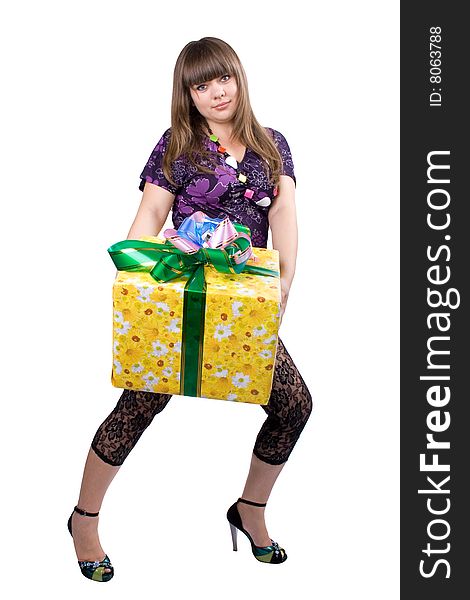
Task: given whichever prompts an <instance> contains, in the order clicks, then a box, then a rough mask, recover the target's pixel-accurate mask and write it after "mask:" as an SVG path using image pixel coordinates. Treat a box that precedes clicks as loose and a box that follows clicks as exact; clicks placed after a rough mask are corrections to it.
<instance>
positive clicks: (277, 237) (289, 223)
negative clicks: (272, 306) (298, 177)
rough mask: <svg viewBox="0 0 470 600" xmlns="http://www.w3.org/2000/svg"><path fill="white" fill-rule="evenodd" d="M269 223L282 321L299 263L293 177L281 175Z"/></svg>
mask: <svg viewBox="0 0 470 600" xmlns="http://www.w3.org/2000/svg"><path fill="white" fill-rule="evenodd" d="M268 221H269V226H270V227H271V237H272V244H273V248H274V249H275V250H277V251H278V252H279V266H280V269H281V321H282V316H283V314H284V311H285V309H286V304H287V298H288V296H289V290H290V287H291V285H292V280H293V279H294V274H295V263H296V261H297V246H298V232H297V213H296V209H295V184H294V180H293V179H292V177H289V176H287V175H281V179H280V182H279V193H278V195H277V196H276V199H275V200H274V202H273V204H272V207H271V208H270V209H269V212H268Z"/></svg>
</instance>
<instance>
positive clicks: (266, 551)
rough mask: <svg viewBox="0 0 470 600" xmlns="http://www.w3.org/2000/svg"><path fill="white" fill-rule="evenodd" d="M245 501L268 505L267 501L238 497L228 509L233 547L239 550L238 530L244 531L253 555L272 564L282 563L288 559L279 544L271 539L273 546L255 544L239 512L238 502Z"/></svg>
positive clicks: (245, 502) (252, 503) (246, 502)
mask: <svg viewBox="0 0 470 600" xmlns="http://www.w3.org/2000/svg"><path fill="white" fill-rule="evenodd" d="M238 502H243V503H244V504H251V505H252V506H266V503H264V504H260V503H259V502H252V501H251V500H245V499H244V498H238V500H237V501H236V502H235V503H234V504H232V506H231V507H230V508H229V509H228V511H227V519H228V522H229V523H230V532H231V534H232V542H233V549H234V550H237V549H238V548H237V531H238V530H240V531H242V532H243V533H244V534H245V535H246V537H247V538H248V539H249V540H250V544H251V551H252V553H253V556H254V557H255V558H256V559H257V560H259V561H260V562H264V563H270V564H280V563H283V562H284V561H285V560H287V554H286V551H285V550H284V548H280V547H279V544H278V543H277V542H275V541H273V540H271V542H272V545H271V546H255V543H254V542H253V538H252V537H251V535H250V534H249V533H248V531H246V530H245V529H244V527H243V523H242V518H241V516H240V513H239V512H238V507H237V504H238Z"/></svg>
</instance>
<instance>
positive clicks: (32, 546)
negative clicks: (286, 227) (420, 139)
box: [0, 0, 399, 600]
mask: <svg viewBox="0 0 470 600" xmlns="http://www.w3.org/2000/svg"><path fill="white" fill-rule="evenodd" d="M0 22H1V25H0V27H1V31H0V33H1V35H0V40H1V41H0V44H1V51H2V57H3V63H4V64H3V67H2V71H3V75H2V80H3V83H4V86H3V92H2V97H1V100H0V101H1V102H2V105H3V107H2V109H1V119H2V124H1V131H2V135H1V138H2V139H1V164H2V184H1V185H2V212H4V217H3V218H2V230H3V240H2V251H3V260H2V267H3V269H2V284H3V285H2V305H3V308H2V313H1V314H2V342H3V343H2V345H3V350H4V354H3V361H2V362H3V365H2V366H3V368H2V398H3V414H2V424H3V427H2V429H3V431H2V436H1V450H2V464H3V465H4V469H3V470H4V476H3V478H2V489H3V491H2V504H3V505H4V506H3V507H2V513H1V515H2V535H1V538H2V544H1V552H2V554H3V555H4V556H3V557H2V561H3V570H4V575H3V576H2V586H3V587H5V586H8V585H9V584H11V585H12V586H13V587H12V589H11V590H10V592H9V594H8V597H9V598H20V597H21V598H23V597H26V595H31V594H34V595H35V596H37V595H39V594H41V595H42V594H43V593H44V594H46V593H47V597H48V598H63V597H64V596H67V597H68V598H71V599H75V598H77V599H78V598H84V597H87V598H90V599H91V598H98V597H100V598H113V600H120V599H128V598H129V597H130V595H131V594H133V595H134V596H135V597H137V598H140V599H142V600H144V599H146V598H167V599H173V598H183V597H195V598H204V599H207V600H212V599H219V598H226V599H227V600H232V599H235V598H236V599H240V598H245V599H252V598H265V597H268V596H269V597H273V596H275V597H277V598H286V597H288V596H292V597H295V598H299V599H303V598H317V599H319V600H330V599H332V600H343V598H346V597H347V598H352V599H355V598H357V599H361V600H367V599H374V600H376V599H377V598H381V600H388V599H395V598H398V596H399V592H398V581H399V548H398V542H399V529H398V527H399V487H398V486H399V479H398V474H399V471H398V461H399V449H398V442H399V434H398V423H399V396H398V375H399V372H398V368H399V363H398V341H399V339H398V317H399V314H398V310H399V309H398V306H399V304H398V298H399V286H398V259H399V252H398V241H399V229H398V219H399V208H398V207H399V200H398V181H399V162H398V161H399V155H398V143H399V138H398V122H399V112H398V99H399V85H398V68H399V67H398V56H399V54H398V41H399V35H398V34H399V30H398V24H399V4H398V2H391V1H384V2H380V3H377V2H372V1H368V2H366V1H359V2H358V1H356V2H349V1H346V0H342V1H335V2H321V3H320V2H316V1H314V2H305V3H304V2H300V0H297V1H290V2H280V1H272V0H271V1H269V2H267V1H264V2H261V1H258V2H253V1H249V2H248V1H246V0H239V1H238V2H236V3H228V2H211V3H197V2H189V1H186V0H184V1H182V0H179V1H178V2H171V3H160V2H156V1H154V2H150V1H143V0H140V1H139V0H134V2H132V3H130V2H122V1H116V0H115V1H113V2H104V1H102V2H99V1H95V2H90V1H83V0H82V2H80V3H78V2H76V3H72V2H64V1H62V2H59V1H56V2H53V1H47V0H46V1H44V0H43V1H42V2H17V3H15V5H14V8H10V9H9V10H8V13H5V12H3V15H2V17H1V19H0ZM207 35H208V36H215V37H220V38H222V39H224V40H225V41H227V42H228V43H229V44H230V45H232V47H233V48H234V49H235V51H236V52H237V53H238V55H239V57H240V59H241V61H242V63H243V65H244V67H245V70H246V72H247V76H248V83H249V89H250V97H251V101H252V106H253V110H254V113H255V115H256V117H257V118H258V120H259V121H260V122H261V124H262V125H265V126H269V127H274V128H275V129H277V130H279V131H280V132H282V133H283V134H284V135H285V137H286V139H287V140H288V142H289V145H290V147H291V151H292V154H293V158H294V164H295V172H296V176H297V181H298V185H297V193H296V202H297V211H298V223H299V254H298V262H297V271H296V276H295V279H294V283H293V287H292V289H291V293H290V298H289V302H288V305H287V311H286V313H285V316H284V320H283V323H282V326H281V329H280V335H281V338H282V339H283V341H284V343H285V344H286V347H287V349H288V350H289V352H290V354H291V355H292V357H293V359H294V361H295V362H296V364H297V366H298V368H299V370H300V372H301V373H302V375H303V377H304V379H305V381H306V383H307V385H308V386H309V388H310V390H311V393H312V396H313V400H314V411H313V413H312V415H311V417H310V420H309V421H308V424H307V426H306V428H305V429H304V431H303V433H302V435H301V437H300V439H299V441H298V443H297V445H296V447H295V449H294V451H293V453H292V455H291V457H290V459H289V461H288V463H287V464H286V466H285V468H284V470H283V471H282V472H281V474H280V476H279V479H278V481H277V483H276V484H275V486H274V488H273V492H272V494H271V497H270V500H269V503H268V507H267V510H266V521H267V525H268V531H269V533H270V535H271V537H272V538H273V539H275V540H277V541H278V542H279V543H280V544H281V545H282V546H284V547H285V548H286V550H287V553H288V555H289V558H288V560H287V562H286V563H284V564H282V565H276V566H269V567H268V566H267V565H264V564H262V563H259V562H258V561H256V560H255V559H254V557H253V556H252V554H251V550H250V547H249V543H248V540H247V539H246V538H245V536H243V534H240V535H239V538H240V541H239V551H238V552H237V553H235V552H233V551H232V547H231V538H230V531H229V525H228V522H227V520H226V516H225V513H226V511H227V508H228V507H229V506H230V505H231V504H232V503H233V502H234V501H235V500H236V499H237V498H238V496H240V495H241V493H242V491H243V486H244V482H245V479H246V475H247V473H248V467H249V462H250V458H251V451H252V447H253V444H254V440H255V437H256V434H257V432H258V430H259V428H260V427H261V424H262V422H263V420H264V418H265V413H264V412H263V411H262V409H261V408H260V407H257V406H254V405H244V404H236V403H231V402H222V401H214V400H208V399H194V398H184V397H180V396H175V397H174V398H173V399H172V400H171V402H170V404H169V405H168V407H167V408H166V409H165V411H164V412H163V413H161V414H160V415H158V416H157V417H156V418H155V420H154V422H153V423H152V425H151V426H150V427H149V429H148V430H147V431H146V432H145V433H144V435H143V436H142V438H141V440H140V441H139V443H138V444H137V446H136V447H135V449H134V450H133V451H132V453H131V454H130V455H129V457H128V459H127V460H126V462H125V463H124V466H123V467H122V468H121V470H120V471H119V473H118V474H117V476H116V478H115V480H114V481H113V483H112V484H111V486H110V488H109V491H108V494H107V496H106V497H105V500H104V503H103V506H102V511H101V514H100V537H101V543H102V546H103V548H104V550H105V551H106V552H107V553H108V554H109V556H110V557H111V559H112V562H113V564H114V566H115V570H116V574H115V577H114V579H113V580H112V581H111V582H110V583H108V584H106V585H101V584H97V583H95V582H91V581H88V580H87V579H85V578H84V577H83V576H82V575H81V574H80V572H79V568H78V565H77V561H76V557H75V553H74V549H73V543H72V539H71V537H70V535H69V533H68V531H67V529H66V521H67V518H68V516H69V515H70V512H71V510H72V508H73V506H74V505H75V503H76V501H77V499H78V492H79V487H80V482H81V476H82V472H83V466H84V461H85V457H86V454H87V451H88V448H89V446H90V442H91V439H92V437H93V435H94V433H95V431H96V429H97V427H98V426H99V424H100V423H101V422H102V420H103V419H104V418H105V417H106V415H107V414H108V413H109V412H110V411H111V409H112V408H113V407H114V405H115V403H116V402H117V400H118V398H119V396H120V394H121V390H119V389H117V388H113V387H112V385H111V383H110V372H111V358H112V339H111V335H112V326H111V325H112V301H111V288H112V283H113V279H114V275H115V268H114V266H113V264H112V261H111V259H110V257H109V255H108V253H107V248H108V246H110V245H111V244H113V243H115V242H118V241H120V240H123V239H125V238H126V236H127V233H128V230H129V228H130V225H131V223H132V220H133V218H134V216H135V213H136V211H137V208H138V205H139V202H140V198H141V192H140V191H139V190H138V183H139V174H140V173H141V171H142V168H143V166H144V164H145V162H146V161H147V158H148V156H149V154H150V152H151V150H152V148H153V147H154V145H155V143H156V142H157V141H158V139H159V138H160V136H161V134H162V133H163V131H164V130H165V129H166V128H167V127H168V126H169V125H170V100H171V86H172V76H173V68H174V64H175V61H176V58H177V56H178V54H179V52H180V50H181V49H182V48H183V46H184V45H185V44H186V43H187V42H189V41H191V40H196V39H199V38H201V37H203V36H207ZM5 84H6V85H5Z"/></svg>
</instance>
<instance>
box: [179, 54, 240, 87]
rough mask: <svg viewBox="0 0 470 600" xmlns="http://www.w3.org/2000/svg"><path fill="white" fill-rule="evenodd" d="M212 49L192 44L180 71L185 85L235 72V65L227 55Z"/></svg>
mask: <svg viewBox="0 0 470 600" xmlns="http://www.w3.org/2000/svg"><path fill="white" fill-rule="evenodd" d="M201 46H202V45H201ZM214 50H215V49H212V48H208V47H207V46H202V47H198V46H193V47H192V48H191V50H190V51H189V53H188V56H187V60H186V62H185V64H184V68H183V73H182V77H183V85H184V86H185V87H189V86H192V85H194V84H196V83H203V82H205V81H211V80H212V79H216V78H217V77H222V75H225V74H227V73H228V74H229V75H233V74H234V73H235V66H234V65H233V64H231V63H232V61H231V60H230V59H229V58H228V57H227V56H220V54H218V53H216V52H215V51H214Z"/></svg>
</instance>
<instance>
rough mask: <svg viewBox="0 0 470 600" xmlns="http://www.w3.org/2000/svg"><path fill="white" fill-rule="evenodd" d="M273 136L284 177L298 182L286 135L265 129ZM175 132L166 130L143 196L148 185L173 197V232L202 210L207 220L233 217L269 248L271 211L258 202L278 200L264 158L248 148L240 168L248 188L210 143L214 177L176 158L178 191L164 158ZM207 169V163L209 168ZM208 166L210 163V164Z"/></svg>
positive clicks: (152, 160) (150, 162)
mask: <svg viewBox="0 0 470 600" xmlns="http://www.w3.org/2000/svg"><path fill="white" fill-rule="evenodd" d="M267 129H268V130H270V131H271V132H272V134H273V137H274V141H275V143H276V145H277V147H278V149H279V152H280V154H281V158H282V162H283V169H282V174H283V175H289V176H290V177H292V179H293V180H294V183H296V178H295V175H294V163H293V161H292V155H291V152H290V148H289V145H288V143H287V141H286V139H285V138H284V136H283V135H282V134H281V133H279V131H276V130H275V129H271V128H267ZM170 135H171V128H169V129H167V130H166V131H165V133H164V134H163V135H162V137H161V138H160V141H159V142H158V144H157V145H156V146H155V148H154V149H153V151H152V153H151V155H150V157H149V159H148V161H147V164H146V165H145V167H144V170H143V171H142V173H141V175H140V178H141V182H140V185H139V189H140V190H141V191H143V189H144V186H145V183H146V182H147V181H148V182H149V183H154V184H155V185H158V186H160V187H162V188H164V189H165V190H168V191H169V192H171V193H172V194H174V195H175V200H174V202H173V207H172V219H173V226H174V228H175V229H178V227H179V226H180V225H181V223H182V222H183V221H184V219H185V218H186V217H187V216H188V215H191V214H192V213H194V212H196V211H198V210H201V211H203V212H205V213H206V214H207V215H208V216H209V217H211V218H213V219H214V218H215V219H222V218H225V217H229V219H230V220H231V221H232V222H237V223H241V224H243V225H246V226H247V227H249V228H250V230H251V241H252V244H253V246H255V247H258V248H266V247H267V241H268V228H269V222H268V212H269V209H270V208H271V206H272V204H271V205H270V206H259V205H258V204H255V200H259V199H261V198H265V197H266V196H269V197H270V198H271V199H273V198H274V188H273V187H272V186H271V185H270V184H269V182H268V178H267V176H266V174H265V172H264V169H263V165H262V159H261V158H260V156H259V155H258V154H256V153H255V152H254V151H252V150H251V149H250V148H247V149H246V152H245V156H244V157H243V160H242V161H241V162H240V163H239V169H240V172H242V173H244V174H245V175H246V176H247V179H248V181H247V183H246V184H243V183H241V182H240V181H238V179H237V176H236V171H235V169H233V168H232V167H230V166H229V165H227V164H226V163H225V160H224V157H223V155H222V154H221V153H220V152H217V145H216V144H215V143H214V142H211V141H210V139H209V138H207V148H208V149H209V150H212V151H214V152H215V153H216V155H217V162H218V164H219V166H218V167H217V169H216V175H212V174H210V173H202V172H201V171H198V170H197V169H196V168H195V167H194V166H193V165H191V163H190V162H189V160H188V159H187V158H186V159H185V158H184V157H179V158H178V159H176V160H175V161H174V162H173V163H172V166H171V169H172V177H173V178H174V180H175V182H176V183H177V184H178V187H175V186H173V185H171V184H170V182H169V181H168V180H167V179H166V178H165V176H164V175H163V170H162V164H163V156H164V153H165V151H166V148H167V147H168V141H169V139H170ZM202 164H206V163H202ZM207 164H208V163H207ZM208 166H209V164H208ZM247 189H251V190H253V191H254V195H253V197H252V198H251V199H250V198H246V197H245V196H244V194H245V191H246V190H247Z"/></svg>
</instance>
